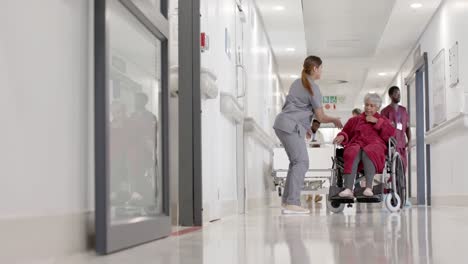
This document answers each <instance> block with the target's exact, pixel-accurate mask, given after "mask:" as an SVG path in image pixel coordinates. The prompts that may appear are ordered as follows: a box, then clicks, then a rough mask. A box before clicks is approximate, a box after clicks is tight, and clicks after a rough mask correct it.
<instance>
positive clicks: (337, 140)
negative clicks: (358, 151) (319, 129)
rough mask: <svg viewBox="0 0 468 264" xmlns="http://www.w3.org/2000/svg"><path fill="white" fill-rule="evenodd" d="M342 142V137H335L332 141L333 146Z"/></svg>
mask: <svg viewBox="0 0 468 264" xmlns="http://www.w3.org/2000/svg"><path fill="white" fill-rule="evenodd" d="M343 141H344V136H337V137H336V138H335V139H334V140H333V144H341V143H343Z"/></svg>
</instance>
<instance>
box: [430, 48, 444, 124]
mask: <svg viewBox="0 0 468 264" xmlns="http://www.w3.org/2000/svg"><path fill="white" fill-rule="evenodd" d="M429 76H432V87H433V88H432V122H433V123H432V126H433V127H434V126H437V125H439V124H440V123H442V122H444V121H445V120H446V113H447V107H446V101H445V49H442V50H441V51H440V52H439V53H438V54H437V56H436V57H435V58H434V59H433V60H432V72H431V74H430V75H429Z"/></svg>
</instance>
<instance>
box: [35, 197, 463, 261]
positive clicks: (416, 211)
mask: <svg viewBox="0 0 468 264" xmlns="http://www.w3.org/2000/svg"><path fill="white" fill-rule="evenodd" d="M467 219H468V208H456V207H433V208H425V207H419V208H416V207H415V208H412V209H407V210H405V211H404V212H402V213H399V214H390V213H388V212H387V211H385V210H383V209H381V208H378V207H372V208H367V206H366V205H362V206H361V208H348V209H346V211H345V212H344V213H343V214H329V213H327V212H326V209H325V206H324V205H322V204H317V205H315V206H314V208H313V212H312V214H311V215H308V216H282V215H281V214H280V211H279V208H265V209H259V210H255V211H252V212H249V213H248V214H247V215H242V216H234V217H230V218H227V219H223V220H221V221H218V222H215V223H211V224H207V225H206V226H205V227H203V229H201V230H198V231H195V232H192V233H189V234H186V235H182V236H174V237H169V238H166V239H162V240H159V241H155V242H153V243H149V244H145V245H142V246H139V247H136V248H133V249H129V250H126V251H122V252H119V253H116V254H113V255H110V256H105V257H97V256H94V255H93V254H91V253H90V254H88V255H81V256H75V257H70V258H67V259H61V260H49V261H50V262H43V263H74V264H78V263H79V264H81V263H95V264H106V263H114V264H124V263H125V264H133V263H139V264H145V263H151V264H154V263H164V264H172V263H207V264H208V263H209V264H229V263H243V264H244V263H253V264H260V263H281V264H283V263H320V264H324V263H346V264H352V263H362V264H364V263H380V264H382V263H398V264H405V263H468V259H467V258H466V257H464V255H465V256H466V253H467V252H468V224H467Z"/></svg>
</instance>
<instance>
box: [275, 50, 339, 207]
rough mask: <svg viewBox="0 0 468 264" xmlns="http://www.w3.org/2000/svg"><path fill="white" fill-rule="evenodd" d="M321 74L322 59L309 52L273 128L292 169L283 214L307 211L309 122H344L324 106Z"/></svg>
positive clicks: (286, 187) (289, 173)
mask: <svg viewBox="0 0 468 264" xmlns="http://www.w3.org/2000/svg"><path fill="white" fill-rule="evenodd" d="M321 75H322V60H321V59H320V58H319V57H316V56H309V57H307V58H306V59H305V60H304V65H303V69H302V76H301V78H300V79H297V80H295V81H294V82H293V83H292V84H291V87H290V89H289V93H288V95H287V96H286V102H285V103H284V105H283V108H282V111H281V112H280V113H279V114H278V115H277V116H276V119H275V123H274V126H273V128H274V129H275V133H276V135H277V136H278V138H279V140H280V141H281V143H282V145H283V146H284V148H285V150H286V153H287V155H288V158H289V170H288V175H287V178H286V184H285V188H284V193H283V196H282V207H283V210H282V213H283V214H308V213H310V210H308V209H305V208H303V207H301V201H300V196H301V190H302V188H303V185H304V177H305V174H306V172H307V170H308V169H309V156H308V154H307V146H306V142H305V140H304V139H305V136H306V134H307V133H309V134H312V131H311V129H310V123H311V121H312V119H313V118H315V119H317V120H318V121H319V122H320V123H333V124H334V125H335V126H336V127H338V128H342V127H343V125H342V123H341V121H340V119H339V118H336V117H331V116H328V115H326V114H325V113H324V111H323V107H322V93H321V92H320V88H319V86H318V85H317V83H316V82H315V81H316V80H319V79H320V77H321Z"/></svg>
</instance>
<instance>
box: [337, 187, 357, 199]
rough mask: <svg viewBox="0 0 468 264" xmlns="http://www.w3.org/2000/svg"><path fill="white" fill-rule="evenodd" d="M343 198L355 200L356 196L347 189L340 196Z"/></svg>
mask: <svg viewBox="0 0 468 264" xmlns="http://www.w3.org/2000/svg"><path fill="white" fill-rule="evenodd" d="M338 196H340V197H341V198H354V194H353V192H352V191H351V190H350V189H345V190H344V191H342V192H340V193H339V194H338Z"/></svg>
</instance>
